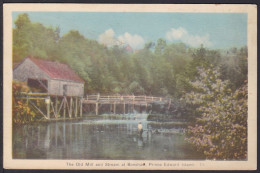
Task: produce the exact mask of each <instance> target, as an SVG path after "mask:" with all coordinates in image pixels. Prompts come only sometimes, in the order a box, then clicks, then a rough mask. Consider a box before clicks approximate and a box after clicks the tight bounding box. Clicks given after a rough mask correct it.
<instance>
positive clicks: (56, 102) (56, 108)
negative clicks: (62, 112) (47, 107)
mask: <svg viewBox="0 0 260 173" xmlns="http://www.w3.org/2000/svg"><path fill="white" fill-rule="evenodd" d="M58 116H59V115H58V97H57V96H56V98H55V117H56V118H57V117H58Z"/></svg>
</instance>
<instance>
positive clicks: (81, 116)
mask: <svg viewBox="0 0 260 173" xmlns="http://www.w3.org/2000/svg"><path fill="white" fill-rule="evenodd" d="M82 101H83V98H81V99H80V110H79V111H80V113H79V114H80V117H82Z"/></svg>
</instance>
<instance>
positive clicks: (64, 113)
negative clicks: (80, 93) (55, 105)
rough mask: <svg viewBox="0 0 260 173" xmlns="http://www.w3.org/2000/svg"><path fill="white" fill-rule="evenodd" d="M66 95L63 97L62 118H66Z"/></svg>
mask: <svg viewBox="0 0 260 173" xmlns="http://www.w3.org/2000/svg"><path fill="white" fill-rule="evenodd" d="M66 101H67V100H66V96H64V97H63V118H64V119H65V118H66Z"/></svg>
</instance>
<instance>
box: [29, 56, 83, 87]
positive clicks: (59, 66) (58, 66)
mask: <svg viewBox="0 0 260 173" xmlns="http://www.w3.org/2000/svg"><path fill="white" fill-rule="evenodd" d="M28 58H29V59H30V60H31V61H32V62H33V63H34V64H36V65H37V66H38V67H39V68H40V69H41V70H43V71H44V72H45V73H46V74H48V75H49V76H50V77H51V78H53V79H62V80H70V81H75V82H81V83H84V80H83V79H81V78H80V77H79V76H78V75H77V74H76V73H75V72H74V71H73V70H72V69H71V68H70V67H69V66H68V65H67V64H64V63H61V62H57V61H50V60H43V59H36V58H34V57H28Z"/></svg>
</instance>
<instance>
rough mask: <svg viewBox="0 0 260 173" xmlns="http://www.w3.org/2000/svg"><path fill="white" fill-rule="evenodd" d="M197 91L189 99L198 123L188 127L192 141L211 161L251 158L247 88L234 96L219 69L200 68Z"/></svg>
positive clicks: (191, 93)
mask: <svg viewBox="0 0 260 173" xmlns="http://www.w3.org/2000/svg"><path fill="white" fill-rule="evenodd" d="M198 73H199V76H198V77H197V80H196V81H194V82H192V83H191V84H192V86H193V88H194V91H192V92H190V93H187V94H186V95H185V100H186V102H187V104H188V105H187V106H189V105H192V106H193V111H194V108H196V116H197V118H196V121H195V122H194V123H193V124H192V125H191V126H189V127H188V130H187V135H188V141H189V142H191V143H192V144H194V145H195V146H197V148H198V149H199V150H201V151H203V152H204V154H205V156H206V157H207V158H208V159H228V160H232V159H246V158H247V85H244V86H243V87H241V88H239V89H237V90H236V91H235V92H234V93H232V91H231V89H230V83H229V81H223V80H221V79H220V76H221V74H220V73H219V72H218V69H213V67H212V66H210V68H199V69H198Z"/></svg>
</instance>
